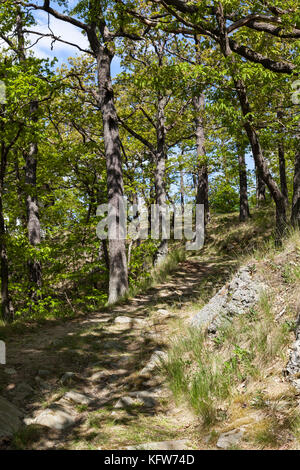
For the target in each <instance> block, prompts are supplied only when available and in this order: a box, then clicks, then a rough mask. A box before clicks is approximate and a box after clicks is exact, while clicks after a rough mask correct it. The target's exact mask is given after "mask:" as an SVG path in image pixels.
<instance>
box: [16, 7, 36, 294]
mask: <svg viewBox="0 0 300 470" xmlns="http://www.w3.org/2000/svg"><path fill="white" fill-rule="evenodd" d="M16 32H17V38H18V57H19V62H20V63H21V64H22V63H23V64H25V62H26V54H25V40H24V32H23V14H22V11H21V9H20V8H19V9H18V14H17V17H16ZM37 111H38V101H36V100H33V101H32V102H31V103H30V111H29V113H30V118H31V121H32V122H33V123H34V124H35V123H36V122H37ZM37 154H38V146H37V143H36V142H35V141H33V142H31V144H30V146H29V150H28V152H24V158H25V188H26V192H25V193H26V211H27V230H28V240H29V243H30V245H31V246H32V247H34V248H36V247H37V246H38V245H39V244H40V243H41V225H40V218H39V206H38V200H37V187H36V172H37ZM28 271H29V283H30V285H31V289H32V292H31V294H32V297H33V298H36V292H35V290H36V289H39V288H40V287H41V285H42V267H41V263H40V261H38V260H37V259H36V258H34V259H32V260H30V261H29V262H28Z"/></svg>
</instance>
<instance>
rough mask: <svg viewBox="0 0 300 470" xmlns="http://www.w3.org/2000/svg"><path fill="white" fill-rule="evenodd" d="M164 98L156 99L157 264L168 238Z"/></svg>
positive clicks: (161, 257)
mask: <svg viewBox="0 0 300 470" xmlns="http://www.w3.org/2000/svg"><path fill="white" fill-rule="evenodd" d="M165 106H166V98H165V97H164V96H159V97H158V101H157V128H156V138H157V149H156V155H155V160H156V161H155V171H154V177H155V192H156V204H157V208H158V210H159V224H160V227H161V242H160V245H159V247H158V250H157V252H156V254H155V260H154V264H155V265H158V264H159V263H160V262H162V261H163V260H164V259H165V257H166V256H167V254H168V239H167V238H166V237H165V236H164V233H163V217H164V216H163V211H164V210H166V202H167V194H166V181H165V180H166V142H165V139H166V129H165Z"/></svg>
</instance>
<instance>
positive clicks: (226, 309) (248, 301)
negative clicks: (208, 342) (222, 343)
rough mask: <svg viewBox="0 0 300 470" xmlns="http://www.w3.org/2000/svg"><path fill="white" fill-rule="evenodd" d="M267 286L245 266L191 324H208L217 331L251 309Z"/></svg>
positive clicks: (209, 329)
mask: <svg viewBox="0 0 300 470" xmlns="http://www.w3.org/2000/svg"><path fill="white" fill-rule="evenodd" d="M266 288H267V287H266V285H265V284H263V283H262V282H260V281H257V280H255V279H253V277H252V270H251V267H250V266H244V267H243V268H241V269H240V270H239V271H238V272H237V273H236V275H235V276H234V278H233V279H232V281H231V282H230V283H229V285H225V286H223V287H222V289H220V290H219V291H218V292H217V294H216V295H214V296H213V297H212V298H211V299H210V301H209V302H208V303H207V304H206V305H205V306H204V307H203V308H202V309H201V310H200V312H198V313H197V314H196V315H195V316H194V317H193V318H192V321H191V326H192V327H197V328H199V327H202V326H207V327H208V331H209V333H215V332H216V331H217V329H218V328H219V326H220V324H224V322H230V321H231V317H232V316H233V315H240V314H244V313H246V312H247V311H249V309H250V308H251V307H253V306H254V305H255V304H256V303H257V301H258V299H259V295H260V293H261V292H262V291H263V290H265V289H266Z"/></svg>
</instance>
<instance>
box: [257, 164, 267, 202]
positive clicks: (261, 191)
mask: <svg viewBox="0 0 300 470" xmlns="http://www.w3.org/2000/svg"><path fill="white" fill-rule="evenodd" d="M255 175H256V207H261V206H263V205H264V203H265V202H266V185H265V182H264V180H263V179H262V177H261V176H260V174H259V171H258V168H257V167H256V169H255Z"/></svg>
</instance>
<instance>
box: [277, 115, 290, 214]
mask: <svg viewBox="0 0 300 470" xmlns="http://www.w3.org/2000/svg"><path fill="white" fill-rule="evenodd" d="M277 118H278V121H279V122H280V121H281V119H283V112H282V111H278V112H277ZM278 166H279V176H280V189H281V192H282V194H283V197H284V199H285V205H286V208H288V205H289V193H288V187H287V181H286V168H285V167H286V165H285V149H284V140H283V137H279V140H278Z"/></svg>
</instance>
